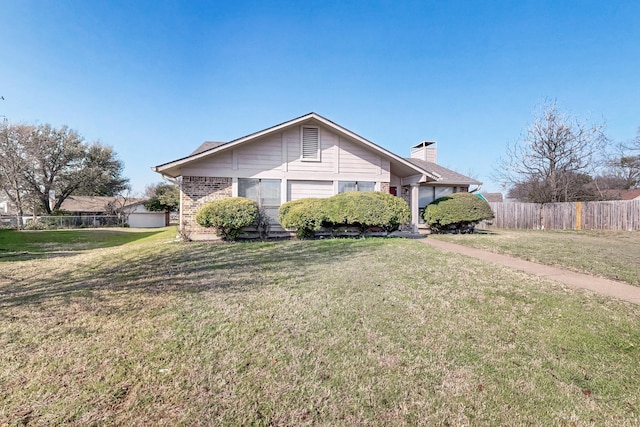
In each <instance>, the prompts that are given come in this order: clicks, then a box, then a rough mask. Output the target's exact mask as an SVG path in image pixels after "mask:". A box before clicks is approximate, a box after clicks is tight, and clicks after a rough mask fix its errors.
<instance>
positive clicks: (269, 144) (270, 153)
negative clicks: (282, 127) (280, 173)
mask: <svg viewBox="0 0 640 427" xmlns="http://www.w3.org/2000/svg"><path fill="white" fill-rule="evenodd" d="M235 156H236V158H237V168H238V170H243V169H247V170H260V171H266V170H274V169H280V168H281V167H282V135H281V134H277V135H272V136H269V137H266V138H263V139H261V140H258V141H254V142H253V143H252V144H249V145H245V146H242V147H239V148H237V149H236V152H235Z"/></svg>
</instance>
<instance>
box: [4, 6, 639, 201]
mask: <svg viewBox="0 0 640 427" xmlns="http://www.w3.org/2000/svg"><path fill="white" fill-rule="evenodd" d="M639 22H640V2H637V1H610V2H603V1H490V2H489V1H415V2H414V1H406V2H403V1H323V2H313V1H309V2H298V1H279V2H266V1H258V2H247V1H242V0H238V1H233V2H226V1H202V2H197V1H174V2H167V1H160V0H154V1H130V0H127V1H119V0H110V1H96V0H89V1H85V0H79V1H66V0H59V1H53V0H47V1H44V0H43V1H29V0H8V1H7V0H5V1H3V2H2V3H0V95H2V96H4V98H5V100H4V101H0V115H4V116H6V117H7V118H8V119H9V120H10V121H11V122H13V123H30V124H38V123H51V124H53V125H55V126H60V125H63V124H66V125H68V126H70V127H71V128H73V129H76V130H78V131H79V132H80V133H81V134H82V135H83V136H84V137H85V139H87V140H89V141H93V140H100V141H101V142H102V143H104V144H107V145H110V146H112V147H114V149H115V150H116V152H117V153H118V155H119V157H120V159H121V160H123V161H124V163H125V175H126V176H128V177H129V178H130V179H131V184H132V186H133V190H134V192H142V191H143V189H144V187H145V186H146V185H147V184H151V183H154V182H158V181H161V177H160V176H159V175H158V174H156V173H154V172H152V171H151V169H150V168H151V167H152V166H155V165H158V164H162V163H165V162H168V161H171V160H174V159H177V158H180V157H183V156H185V155H187V154H188V153H190V152H191V151H192V150H193V149H195V148H196V147H197V146H198V145H199V144H200V143H201V142H203V141H205V140H213V141H228V140H232V139H235V138H238V137H240V136H244V135H246V134H249V133H252V132H255V131H258V130H261V129H264V128H266V127H269V126H272V125H275V124H278V123H281V122H284V121H287V120H289V119H292V118H295V117H298V116H301V115H303V114H306V113H309V112H311V111H314V112H317V113H319V114H321V115H323V116H324V117H326V118H328V119H330V120H333V121H334V122H337V123H338V124H340V125H342V126H344V127H346V128H348V129H350V130H352V131H354V132H356V133H358V134H360V135H361V136H363V137H365V138H367V139H369V140H371V141H373V142H375V143H377V144H379V145H381V146H383V147H385V148H387V149H389V150H391V151H393V152H395V153H396V154H399V155H402V156H408V155H409V148H410V146H411V145H412V144H415V143H417V142H420V141H422V140H425V139H426V140H435V141H437V142H438V162H439V163H440V164H442V165H443V166H446V167H449V168H451V169H454V170H456V171H458V172H461V173H464V174H467V175H470V176H473V177H474V178H476V179H479V180H481V181H484V183H485V184H484V187H483V189H484V190H486V191H501V187H500V185H499V184H498V183H494V182H492V180H491V175H492V172H493V170H494V168H495V165H496V160H497V159H498V158H499V157H500V156H501V155H502V154H503V152H504V149H505V147H506V145H507V143H509V142H513V141H515V140H517V139H518V138H519V137H520V135H521V133H522V131H523V129H525V128H526V126H527V124H528V123H530V122H531V121H532V120H533V113H534V112H535V110H536V107H537V106H539V105H540V104H541V103H542V102H544V101H545V100H547V99H550V100H556V101H557V102H558V104H559V106H560V108H561V109H563V110H565V111H568V112H570V113H571V114H573V115H576V116H579V117H582V118H586V117H590V119H591V121H592V122H602V121H606V133H607V135H608V136H609V137H610V138H611V139H613V140H614V141H625V140H630V139H632V138H633V137H634V136H635V135H636V130H637V129H638V127H640V25H639V24H638V23H639Z"/></svg>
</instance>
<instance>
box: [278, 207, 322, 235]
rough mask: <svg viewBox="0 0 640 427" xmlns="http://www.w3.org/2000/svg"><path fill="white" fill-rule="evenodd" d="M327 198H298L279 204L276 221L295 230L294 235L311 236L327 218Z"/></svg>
mask: <svg viewBox="0 0 640 427" xmlns="http://www.w3.org/2000/svg"><path fill="white" fill-rule="evenodd" d="M326 200H327V199H313V198H307V199H299V200H293V201H291V202H286V203H284V204H283V205H282V206H280V210H279V211H278V221H279V222H280V224H281V225H282V226H283V227H284V228H286V229H289V230H293V229H295V230H296V236H297V237H298V238H300V239H302V238H313V237H314V235H315V232H316V231H318V230H320V228H321V227H322V225H323V224H324V223H325V222H326V220H327V214H326V206H325V205H326Z"/></svg>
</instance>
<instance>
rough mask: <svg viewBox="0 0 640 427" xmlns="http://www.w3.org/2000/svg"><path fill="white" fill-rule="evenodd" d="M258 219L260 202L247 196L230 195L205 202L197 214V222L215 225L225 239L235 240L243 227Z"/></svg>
mask: <svg viewBox="0 0 640 427" xmlns="http://www.w3.org/2000/svg"><path fill="white" fill-rule="evenodd" d="M257 219H258V204H257V203H256V202H254V201H253V200H250V199H247V198H245V197H228V198H226V199H220V200H214V201H212V202H209V203H207V204H205V205H204V206H203V207H202V208H201V209H200V210H199V211H198V213H197V214H196V222H197V223H198V224H200V225H201V226H203V227H213V228H215V230H216V233H218V234H219V235H220V236H221V237H222V238H223V239H225V240H235V239H236V238H237V237H238V236H239V235H240V233H241V232H242V228H243V227H248V226H250V225H253V224H254V223H255V222H256V220H257Z"/></svg>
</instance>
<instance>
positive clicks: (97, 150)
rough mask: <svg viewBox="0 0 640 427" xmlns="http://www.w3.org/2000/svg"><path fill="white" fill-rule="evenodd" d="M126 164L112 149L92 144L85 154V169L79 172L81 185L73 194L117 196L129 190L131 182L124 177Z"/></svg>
mask: <svg viewBox="0 0 640 427" xmlns="http://www.w3.org/2000/svg"><path fill="white" fill-rule="evenodd" d="M123 171H124V164H123V163H122V162H121V161H120V160H119V159H118V158H117V155H116V153H115V152H114V151H113V148H112V147H109V146H105V145H102V144H99V143H95V142H94V143H91V144H89V145H88V146H87V148H86V152H85V160H84V167H83V168H82V169H81V171H80V172H79V175H80V176H79V177H78V178H80V179H79V181H80V185H79V186H78V188H77V189H76V190H75V191H74V192H73V194H76V195H79V196H116V195H118V194H121V193H122V192H124V191H126V190H129V180H128V179H127V178H124V177H123V176H122V173H123Z"/></svg>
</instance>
